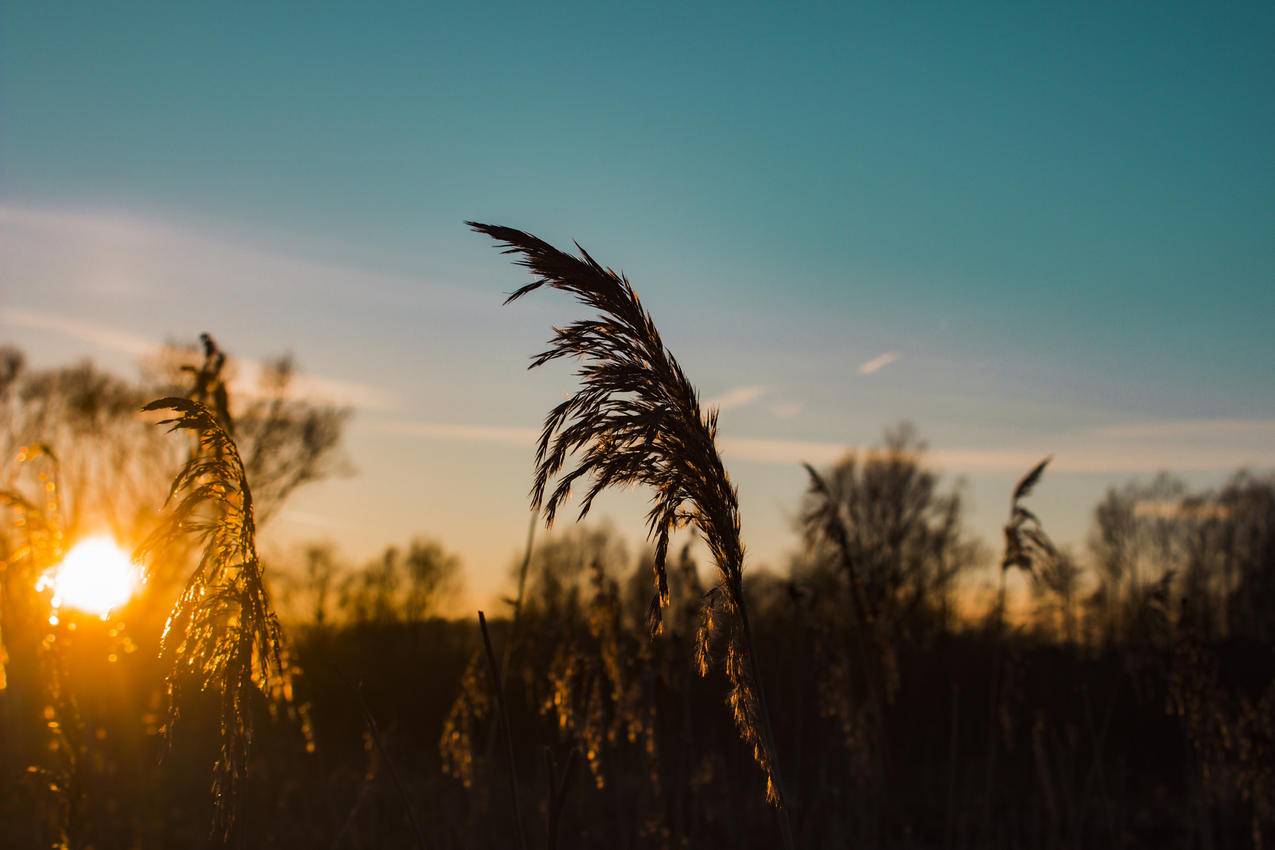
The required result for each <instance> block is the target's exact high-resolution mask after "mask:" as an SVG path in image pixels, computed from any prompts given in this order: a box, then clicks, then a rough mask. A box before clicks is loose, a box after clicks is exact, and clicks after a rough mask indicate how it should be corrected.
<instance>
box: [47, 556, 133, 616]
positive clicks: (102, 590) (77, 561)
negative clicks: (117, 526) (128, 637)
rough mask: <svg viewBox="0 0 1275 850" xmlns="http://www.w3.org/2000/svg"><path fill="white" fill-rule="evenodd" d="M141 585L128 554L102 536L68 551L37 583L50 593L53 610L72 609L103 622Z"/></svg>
mask: <svg viewBox="0 0 1275 850" xmlns="http://www.w3.org/2000/svg"><path fill="white" fill-rule="evenodd" d="M140 583H141V577H140V569H139V567H138V566H137V564H135V563H133V560H132V558H130V557H129V554H128V553H127V552H125V551H124V550H123V549H121V548H120V547H119V546H118V545H117V544H116V543H115V541H114V540H112V539H111V538H109V537H106V536H98V537H89V538H86V539H84V540H81V541H80V542H79V543H77V544H75V545H74V546H73V547H71V551H69V552H67V553H66V557H64V558H63V559H62V561H61V562H60V563H59V564H57V565H56V566H54V567H53V568H52V569H50V570H49V572H48V573H46V574H45V576H44V577H43V578H42V579H41V581H40V586H41V587H42V588H44V587H47V588H50V589H51V590H52V591H53V600H52V603H53V607H54V609H59V608H62V607H67V608H74V609H76V610H78V611H83V612H85V613H88V614H95V615H97V616H99V617H102V618H104V619H105V618H106V617H108V616H110V613H111V611H113V610H114V609H116V608H118V607H119V606H121V605H123V604H124V603H125V602H127V601H128V599H129V597H130V596H132V595H133V593H134V591H136V590H137V586H138V585H139V584H140Z"/></svg>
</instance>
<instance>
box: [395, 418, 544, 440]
mask: <svg viewBox="0 0 1275 850" xmlns="http://www.w3.org/2000/svg"><path fill="white" fill-rule="evenodd" d="M371 427H372V429H373V430H375V431H379V432H382V433H385V434H402V435H403V436H406V437H419V438H420V439H423V440H446V441H455V442H462V443H501V444H503V445H507V446H534V445H535V444H536V440H538V439H540V429H538V428H514V427H509V426H504V425H466V424H463V423H458V422H379V423H376V424H375V425H373V426H371Z"/></svg>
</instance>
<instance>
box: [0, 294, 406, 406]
mask: <svg viewBox="0 0 1275 850" xmlns="http://www.w3.org/2000/svg"><path fill="white" fill-rule="evenodd" d="M0 323H3V324H7V325H10V326H12V327H19V328H26V329H28V330H36V331H44V332H47V333H55V334H59V335H61V336H66V337H70V338H71V339H75V340H79V341H80V342H83V343H87V344H88V345H91V346H93V347H95V348H99V349H102V350H104V351H112V352H116V353H120V354H127V355H129V356H132V357H138V358H144V357H152V356H155V355H156V354H158V353H159V352H160V351H162V350H163V346H162V345H161V344H160V343H158V342H155V341H154V340H152V339H148V338H146V337H143V336H139V335H137V334H132V333H128V332H127V331H121V330H119V329H117V328H112V327H108V326H106V325H100V324H97V323H94V322H86V321H83V320H81V319H74V318H71V317H68V316H59V315H56V314H53V313H43V312H38V311H33V310H19V309H14V308H9V307H0ZM234 366H235V370H236V371H235V374H234V377H233V380H232V382H231V388H232V389H233V390H234V392H236V393H237V394H239V395H243V396H247V397H253V396H255V395H256V394H258V393H259V392H260V387H261V378H262V375H263V374H264V372H265V365H264V364H263V363H262V362H261V361H259V360H254V359H252V358H244V357H237V358H235V359H234ZM292 392H293V393H294V394H296V395H297V396H298V397H301V398H315V399H321V400H324V401H328V402H332V403H334V404H340V405H349V406H351V407H357V408H362V409H365V410H390V409H392V408H394V407H395V406H396V404H395V402H394V400H393V399H392V398H391V397H390V395H389V394H388V393H386V392H385V391H384V390H381V389H379V388H377V387H373V386H370V385H368V384H362V383H356V382H353V381H342V380H338V379H335V378H325V377H321V376H318V375H306V374H299V375H294V376H293V379H292Z"/></svg>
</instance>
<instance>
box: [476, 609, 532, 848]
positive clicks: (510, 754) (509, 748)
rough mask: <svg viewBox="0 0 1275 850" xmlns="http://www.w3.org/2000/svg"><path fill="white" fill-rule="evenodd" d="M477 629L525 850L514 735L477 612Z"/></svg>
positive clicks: (482, 617)
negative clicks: (501, 733) (481, 637)
mask: <svg viewBox="0 0 1275 850" xmlns="http://www.w3.org/2000/svg"><path fill="white" fill-rule="evenodd" d="M478 627H479V628H480V629H481V630H482V633H483V651H484V652H486V654H487V671H488V673H489V674H490V679H491V690H492V695H493V696H494V697H495V700H496V712H497V714H498V716H499V717H500V725H501V727H502V728H503V729H504V731H505V756H506V758H507V759H508V765H507V766H508V768H509V796H510V799H511V801H512V805H513V809H514V824H515V826H517V828H518V846H519V847H521V848H522V850H527V833H526V832H525V831H523V828H522V805H521V804H520V802H519V800H518V769H517V762H516V761H515V759H514V733H513V728H512V727H510V725H509V711H508V709H507V708H506V707H505V688H504V685H503V683H502V682H501V681H500V667H499V666H498V665H497V663H496V653H495V651H493V650H492V648H491V635H490V634H488V632H487V615H486V614H484V613H483V612H482V611H479V612H478Z"/></svg>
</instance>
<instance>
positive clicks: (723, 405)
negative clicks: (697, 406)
mask: <svg viewBox="0 0 1275 850" xmlns="http://www.w3.org/2000/svg"><path fill="white" fill-rule="evenodd" d="M768 392H770V389H769V388H768V387H763V386H755V385H754V386H747V387H735V388H734V389H729V390H727V391H726V392H724V393H721V394H720V395H715V396H713V397H712V398H710V399H707V400H706V401H705V402H704V404H705V406H707V407H716V408H717V409H718V410H731V409H733V408H736V407H744V406H745V405H748V404H752V403H753V402H754V401H756V400H757V399H759V398H761V397H762V396H764V395H765V394H766V393H768Z"/></svg>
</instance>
